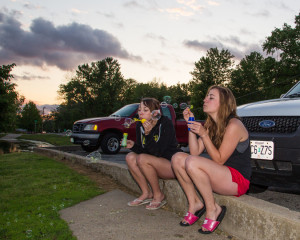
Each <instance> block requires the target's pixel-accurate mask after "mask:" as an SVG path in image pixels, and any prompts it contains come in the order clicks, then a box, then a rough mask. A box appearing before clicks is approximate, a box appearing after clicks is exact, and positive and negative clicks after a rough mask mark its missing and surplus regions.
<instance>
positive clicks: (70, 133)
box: [66, 129, 73, 137]
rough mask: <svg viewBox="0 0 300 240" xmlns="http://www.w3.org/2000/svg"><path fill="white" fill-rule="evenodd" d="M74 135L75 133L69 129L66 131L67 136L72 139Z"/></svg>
mask: <svg viewBox="0 0 300 240" xmlns="http://www.w3.org/2000/svg"><path fill="white" fill-rule="evenodd" d="M72 133H73V132H72V130H70V129H68V130H67V131H66V136H68V137H70V136H71V135H72Z"/></svg>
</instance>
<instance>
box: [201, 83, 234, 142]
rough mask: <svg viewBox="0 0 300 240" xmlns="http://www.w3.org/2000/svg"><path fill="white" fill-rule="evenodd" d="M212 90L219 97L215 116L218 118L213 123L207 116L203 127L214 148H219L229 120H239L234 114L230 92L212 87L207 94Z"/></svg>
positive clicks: (223, 88) (232, 97) (226, 89)
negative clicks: (217, 93) (214, 90)
mask: <svg viewBox="0 0 300 240" xmlns="http://www.w3.org/2000/svg"><path fill="white" fill-rule="evenodd" d="M212 89H217V90H218V92H219V96H220V98H219V99H220V107H219V110H218V115H217V116H218V118H217V122H215V121H214V120H213V119H212V117H211V116H209V115H207V119H206V121H205V124H204V127H205V128H206V129H207V130H208V134H209V137H210V139H211V140H212V142H213V144H214V145H215V146H216V148H219V147H220V145H221V143H222V140H223V137H224V134H225V130H226V127H227V125H228V122H229V120H230V119H231V118H238V119H239V117H238V116H237V114H236V101H235V97H234V96H233V94H232V92H231V90H230V89H229V88H226V87H222V86H217V85H214V86H211V87H210V88H209V89H208V91H207V94H208V93H209V91H210V90H212Z"/></svg>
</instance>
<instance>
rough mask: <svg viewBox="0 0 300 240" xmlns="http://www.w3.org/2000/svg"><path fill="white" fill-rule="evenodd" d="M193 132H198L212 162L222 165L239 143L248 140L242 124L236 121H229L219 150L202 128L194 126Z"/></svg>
mask: <svg viewBox="0 0 300 240" xmlns="http://www.w3.org/2000/svg"><path fill="white" fill-rule="evenodd" d="M193 131H194V132H198V133H199V135H200V136H202V137H201V141H202V142H203V144H204V146H205V148H206V150H207V153H208V154H209V156H210V157H211V159H212V160H213V161H215V162H216V163H218V164H221V165H223V164H224V163H225V162H226V161H227V159H228V158H229V157H230V156H231V154H232V153H233V152H234V150H235V148H236V146H237V145H238V143H239V142H241V141H244V140H246V139H247V138H248V132H247V130H246V128H245V127H244V125H243V124H242V122H241V121H240V120H238V119H235V118H233V119H231V120H230V121H229V124H228V126H227V127H226V130H225V134H224V137H223V141H222V143H221V146H220V148H219V149H217V148H216V147H215V145H214V144H213V143H212V141H211V139H210V138H209V136H208V134H207V132H205V129H204V128H203V126H202V125H201V126H195V129H194V130H193Z"/></svg>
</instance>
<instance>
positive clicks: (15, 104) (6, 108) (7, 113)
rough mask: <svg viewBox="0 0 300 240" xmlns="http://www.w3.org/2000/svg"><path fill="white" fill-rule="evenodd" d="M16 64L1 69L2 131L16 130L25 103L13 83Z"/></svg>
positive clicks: (0, 114)
mask: <svg viewBox="0 0 300 240" xmlns="http://www.w3.org/2000/svg"><path fill="white" fill-rule="evenodd" d="M15 66H16V64H14V63H13V64H10V65H2V66H1V67H0V131H4V132H7V131H11V130H15V128H16V122H17V114H18V112H19V110H20V106H21V105H22V103H23V102H24V97H22V96H19V94H18V92H16V91H15V87H16V84H14V83H11V82H10V81H11V79H12V78H13V75H12V74H11V73H10V72H11V71H12V69H13V67H15Z"/></svg>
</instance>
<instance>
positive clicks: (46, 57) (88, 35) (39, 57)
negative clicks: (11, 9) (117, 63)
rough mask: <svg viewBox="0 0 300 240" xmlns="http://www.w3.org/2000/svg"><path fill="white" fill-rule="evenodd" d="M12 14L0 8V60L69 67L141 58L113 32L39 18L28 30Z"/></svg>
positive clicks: (138, 59) (0, 61) (0, 62)
mask: <svg viewBox="0 0 300 240" xmlns="http://www.w3.org/2000/svg"><path fill="white" fill-rule="evenodd" d="M21 26H22V24H21V23H20V22H19V21H18V20H17V19H16V18H14V16H13V15H9V14H5V13H3V12H0V64H11V63H13V62H14V63H16V64H17V65H24V64H28V65H34V66H44V65H48V66H57V67H58V68H60V69H62V70H70V69H73V68H75V67H77V66H78V65H80V64H83V63H86V62H89V61H93V60H101V59H104V58H106V57H117V58H123V59H128V60H132V61H142V58H141V57H140V56H134V55H132V54H129V53H128V52H127V51H126V50H125V49H124V48H123V47H122V46H121V44H120V42H119V41H118V39H117V38H116V37H114V36H113V35H111V34H110V33H108V32H106V31H104V30H100V29H93V28H91V27H90V26H88V25H84V24H79V23H76V22H73V23H72V24H70V25H60V26H57V27H56V26H54V24H53V23H52V22H50V21H47V20H45V19H43V18H36V19H34V20H33V21H32V24H31V26H30V29H29V30H28V31H25V30H23V29H22V28H21Z"/></svg>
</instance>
